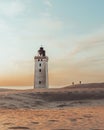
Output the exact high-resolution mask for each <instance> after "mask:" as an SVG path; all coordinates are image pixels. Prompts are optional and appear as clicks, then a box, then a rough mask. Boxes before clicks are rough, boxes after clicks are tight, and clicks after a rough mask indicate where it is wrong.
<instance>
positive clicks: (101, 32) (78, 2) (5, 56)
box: [0, 0, 104, 86]
mask: <svg viewBox="0 0 104 130" xmlns="http://www.w3.org/2000/svg"><path fill="white" fill-rule="evenodd" d="M41 45H43V47H44V48H45V50H46V52H47V55H48V56H49V78H50V85H54V86H63V85H68V84H71V83H72V82H73V81H74V82H76V83H78V82H79V80H81V81H82V82H103V81H104V0H0V85H1V86H2V85H33V76H34V56H35V55H36V54H37V50H38V49H39V47H40V46H41Z"/></svg>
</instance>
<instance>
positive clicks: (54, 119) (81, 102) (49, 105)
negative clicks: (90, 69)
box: [0, 84, 104, 130]
mask: <svg viewBox="0 0 104 130" xmlns="http://www.w3.org/2000/svg"><path fill="white" fill-rule="evenodd" d="M103 85H104V84H103ZM103 85H100V84H93V85H92V84H86V85H79V86H78V85H77V86H70V87H65V88H61V89H34V90H9V89H1V90H0V123H1V124H0V130H9V129H10V130H15V129H16V130H40V129H41V130H104V87H103Z"/></svg>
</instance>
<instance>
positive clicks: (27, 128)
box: [8, 126, 30, 130]
mask: <svg viewBox="0 0 104 130" xmlns="http://www.w3.org/2000/svg"><path fill="white" fill-rule="evenodd" d="M8 129H12V130H30V128H29V127H22V126H16V127H9V128H8Z"/></svg>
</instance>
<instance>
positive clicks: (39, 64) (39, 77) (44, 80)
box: [34, 47, 48, 88]
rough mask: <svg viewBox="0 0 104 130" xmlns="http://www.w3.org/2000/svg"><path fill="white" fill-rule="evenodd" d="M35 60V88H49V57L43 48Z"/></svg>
mask: <svg viewBox="0 0 104 130" xmlns="http://www.w3.org/2000/svg"><path fill="white" fill-rule="evenodd" d="M34 60H35V76H34V88H48V57H47V56H46V52H45V50H44V48H43V47H40V49H39V50H38V55H37V56H35V57H34Z"/></svg>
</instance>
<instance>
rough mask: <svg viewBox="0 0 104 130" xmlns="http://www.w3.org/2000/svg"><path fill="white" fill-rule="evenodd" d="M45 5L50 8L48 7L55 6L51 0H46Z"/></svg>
mask: <svg viewBox="0 0 104 130" xmlns="http://www.w3.org/2000/svg"><path fill="white" fill-rule="evenodd" d="M44 4H45V5H46V6H48V7H52V6H53V5H52V2H51V0H44Z"/></svg>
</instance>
